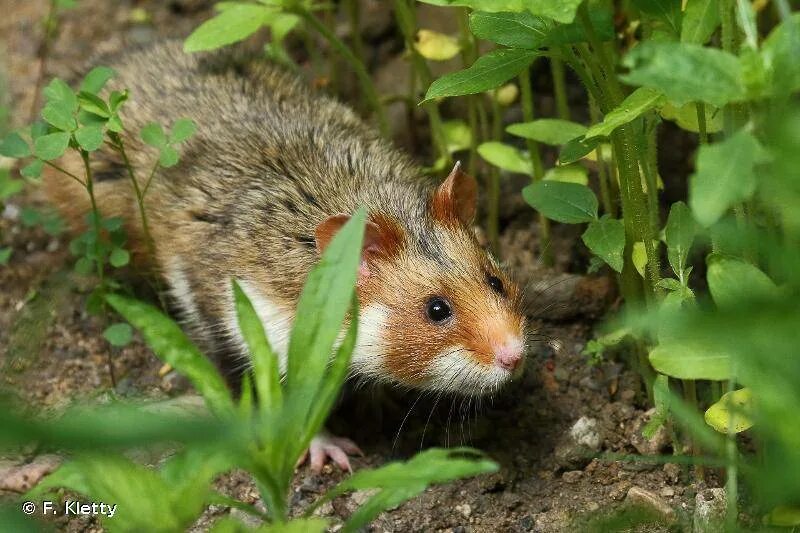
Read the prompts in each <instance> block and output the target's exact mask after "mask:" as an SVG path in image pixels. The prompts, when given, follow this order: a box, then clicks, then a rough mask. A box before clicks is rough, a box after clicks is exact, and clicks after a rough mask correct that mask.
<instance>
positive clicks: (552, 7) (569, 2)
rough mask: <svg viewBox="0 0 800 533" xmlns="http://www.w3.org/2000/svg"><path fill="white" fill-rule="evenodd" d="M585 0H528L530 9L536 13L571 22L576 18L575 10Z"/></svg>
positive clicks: (559, 20) (558, 20) (527, 3)
mask: <svg viewBox="0 0 800 533" xmlns="http://www.w3.org/2000/svg"><path fill="white" fill-rule="evenodd" d="M582 1H583V0H558V1H553V0H526V2H525V3H526V5H527V8H528V11H530V12H531V13H533V14H534V15H541V16H543V17H547V18H551V19H553V20H555V21H557V22H563V23H565V24H566V23H569V22H572V21H573V20H575V12H576V11H578V6H579V5H581V2H582Z"/></svg>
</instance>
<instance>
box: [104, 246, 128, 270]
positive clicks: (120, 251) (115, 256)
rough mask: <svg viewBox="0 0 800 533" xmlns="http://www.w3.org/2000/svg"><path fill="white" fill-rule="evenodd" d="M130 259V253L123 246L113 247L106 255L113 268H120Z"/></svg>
mask: <svg viewBox="0 0 800 533" xmlns="http://www.w3.org/2000/svg"><path fill="white" fill-rule="evenodd" d="M130 261H131V254H130V253H129V252H128V250H126V249H124V248H114V249H113V250H111V255H109V257H108V262H109V263H111V266H113V267H114V268H122V267H124V266H125V265H127V264H128V263H130Z"/></svg>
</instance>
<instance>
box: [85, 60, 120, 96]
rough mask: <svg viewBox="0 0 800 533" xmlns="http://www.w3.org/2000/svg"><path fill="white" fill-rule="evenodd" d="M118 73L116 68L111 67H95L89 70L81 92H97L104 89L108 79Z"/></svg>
mask: <svg viewBox="0 0 800 533" xmlns="http://www.w3.org/2000/svg"><path fill="white" fill-rule="evenodd" d="M115 75H116V72H114V69H112V68H109V67H102V66H101V67H95V68H93V69H92V70H90V71H89V73H88V74H87V75H86V77H85V78H83V81H82V82H81V86H80V92H87V93H92V94H97V93H99V92H100V91H102V90H103V87H105V85H106V83H107V82H108V80H110V79H111V78H113V77H114V76H115Z"/></svg>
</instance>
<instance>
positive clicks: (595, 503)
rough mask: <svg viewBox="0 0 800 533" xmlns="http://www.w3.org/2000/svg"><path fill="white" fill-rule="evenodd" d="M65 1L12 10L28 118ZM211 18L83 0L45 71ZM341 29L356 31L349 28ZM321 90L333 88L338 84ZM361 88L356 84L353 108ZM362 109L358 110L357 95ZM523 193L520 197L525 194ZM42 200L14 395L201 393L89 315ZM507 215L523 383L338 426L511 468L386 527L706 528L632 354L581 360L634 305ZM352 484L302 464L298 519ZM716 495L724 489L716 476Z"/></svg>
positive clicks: (547, 104)
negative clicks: (50, 23)
mask: <svg viewBox="0 0 800 533" xmlns="http://www.w3.org/2000/svg"><path fill="white" fill-rule="evenodd" d="M47 5H48V2H46V1H44V0H37V1H31V2H18V1H16V0H0V9H1V10H2V12H3V13H4V16H3V18H2V20H0V35H2V41H0V47H2V48H0V49H2V50H3V54H1V55H0V57H2V58H3V59H2V60H0V69H2V70H0V72H2V73H3V74H4V77H5V79H7V80H8V86H9V92H10V101H11V102H13V105H12V120H13V123H14V125H18V124H22V123H24V122H26V121H27V120H28V116H29V110H30V109H31V106H32V100H33V94H34V92H35V91H34V88H35V87H36V86H37V77H38V66H39V62H38V60H37V59H36V58H37V54H38V52H39V47H40V43H41V37H42V25H41V22H40V21H41V20H43V18H44V16H45V15H46V11H47ZM385 6H386V3H385V2H383V3H381V2H374V1H367V2H363V8H364V12H363V18H364V19H365V20H366V22H365V23H364V27H365V28H367V30H365V32H364V38H365V41H366V43H367V45H368V46H367V48H368V50H369V53H370V54H372V60H371V61H370V64H371V65H372V66H373V67H375V68H374V70H375V72H374V73H373V74H374V77H375V78H376V79H377V80H379V84H380V86H382V87H398V86H403V87H405V85H398V83H402V82H401V81H398V80H399V79H405V78H404V77H405V75H406V72H407V70H406V69H407V67H406V66H405V64H404V63H403V62H402V61H401V53H402V43H401V40H400V39H399V38H398V36H397V32H396V30H395V29H394V28H393V26H392V20H391V17H390V16H389V15H388V9H387V8H386V7H385ZM210 13H211V6H210V3H208V2H205V1H201V0H173V1H169V2H133V3H131V2H124V1H121V2H106V1H104V0H82V1H80V2H79V3H78V6H77V7H76V8H75V9H72V10H70V11H67V12H65V13H64V14H63V16H62V21H61V24H60V28H59V32H58V35H57V36H56V38H55V40H54V41H53V43H52V45H51V46H50V49H49V56H48V58H47V61H46V62H45V63H44V70H45V75H44V79H45V80H47V79H49V78H50V77H51V76H53V75H58V76H62V77H67V78H69V77H71V76H72V73H73V72H74V71H75V69H77V68H79V66H80V65H81V64H83V63H84V61H85V60H86V59H87V58H90V57H92V56H93V55H95V54H97V53H98V52H101V51H102V52H107V51H114V50H121V49H123V48H124V47H129V46H132V45H136V44H140V43H147V42H150V41H152V40H154V39H158V38H161V37H168V36H179V37H183V36H186V35H188V33H189V32H190V31H191V29H192V28H194V27H196V26H197V25H198V24H199V22H200V21H202V20H204V19H205V18H207V17H208V16H209V15H210ZM142 15H144V16H142ZM142 19H144V20H142ZM454 24H455V21H453V20H451V19H450V18H449V17H448V16H447V15H446V14H444V15H443V12H442V11H441V10H438V9H436V8H430V7H429V6H423V7H421V8H420V25H421V26H423V27H430V28H434V29H440V30H446V31H451V32H452V31H455V28H454V27H453V25H454ZM340 29H341V30H342V34H346V33H347V27H346V25H345V24H344V23H342V27H341V28H340ZM442 68H447V67H446V66H445V67H442ZM314 81H315V83H317V84H321V85H325V83H327V82H329V81H330V80H325V79H321V78H318V79H315V80H314ZM348 83H349V82H347V81H342V82H341V86H342V87H344V88H343V89H342V91H341V92H343V93H345V94H344V98H345V99H348V94H347V87H348ZM541 89H542V91H543V96H542V97H541V99H540V101H539V102H538V104H537V105H538V107H539V109H538V111H539V112H541V113H542V115H543V116H551V115H552V114H553V113H552V106H553V104H552V98H551V97H550V96H549V93H547V92H546V91H547V87H546V86H545V87H542V88H541ZM387 92H389V91H387ZM133 98H135V95H133ZM576 98H580V96H576ZM350 100H351V101H354V100H355V98H353V95H352V94H350ZM393 115H394V116H398V117H400V118H399V119H398V120H397V121H395V120H393V121H392V122H393V123H395V122H398V123H400V124H401V126H399V127H398V131H396V132H395V133H396V135H395V137H396V140H397V142H398V143H399V144H401V145H403V146H405V147H406V148H408V149H409V150H411V151H412V153H414V154H415V155H417V156H418V157H419V158H420V160H421V161H424V160H425V157H427V154H425V152H424V150H423V149H422V148H420V147H422V146H424V145H425V144H426V143H425V139H422V138H421V136H422V135H423V134H421V133H418V134H417V135H412V134H409V131H412V130H414V129H415V127H416V126H418V125H417V124H416V122H415V121H416V118H415V119H414V121H412V123H410V124H409V123H408V122H406V118H407V117H406V116H405V113H404V111H403V108H402V107H399V108H398V107H397V106H395V108H393ZM419 130H420V131H425V128H424V127H420V128H419ZM676 164H677V163H676ZM680 164H684V163H680ZM509 182H510V183H511V184H513V183H514V182H513V180H509ZM509 186H510V185H509ZM512 192H513V191H512ZM510 197H511V198H519V195H518V192H516V193H514V194H513V196H510ZM24 205H34V206H40V202H39V199H38V194H37V191H36V189H35V188H34V187H29V188H28V190H27V191H26V193H25V194H24V195H21V196H18V197H15V198H14V199H13V200H12V202H11V203H10V204H9V206H8V207H7V208H6V211H5V212H4V214H3V216H2V217H0V236H1V237H0V245H1V246H6V245H10V246H12V247H13V249H14V253H13V256H12V259H11V262H10V264H9V265H8V266H6V267H0V357H2V358H1V359H0V367H1V368H2V370H1V371H0V380H1V381H0V388H2V389H8V390H11V391H12V392H13V394H15V395H16V396H17V397H18V398H19V399H20V400H21V401H22V402H23V404H24V405H26V406H29V407H31V408H34V409H38V410H44V411H55V410H57V409H59V408H61V407H63V406H65V405H67V404H70V403H72V402H75V401H86V400H91V399H93V398H97V397H103V396H106V395H108V394H109V392H110V391H111V389H112V387H113V386H112V381H111V374H110V372H109V357H110V360H111V361H112V362H113V363H112V365H113V374H114V377H115V381H116V386H115V387H113V390H114V393H115V394H116V395H118V396H131V397H147V398H167V397H173V396H179V395H184V394H190V391H188V387H187V385H186V383H185V381H183V380H182V379H181V378H180V377H179V376H176V375H175V374H174V372H167V373H165V372H164V370H165V369H163V368H162V364H161V363H160V362H159V361H158V360H157V359H156V358H155V357H154V356H153V354H152V353H151V352H150V351H149V349H148V348H147V347H146V346H145V345H144V344H143V343H142V342H141V340H140V339H139V338H136V339H135V341H134V342H133V343H132V344H130V345H128V346H127V347H125V348H123V349H121V350H118V349H114V350H113V352H112V353H109V349H110V348H109V345H108V343H106V342H105V341H104V339H103V337H102V331H103V328H104V324H103V323H102V321H101V320H99V319H98V318H96V317H93V316H91V315H89V314H87V312H86V311H85V300H86V297H87V292H88V289H89V288H90V287H91V281H90V280H89V281H87V280H86V279H84V278H81V277H80V276H76V275H74V274H72V273H70V264H71V262H72V259H71V258H70V256H69V252H68V250H67V243H68V239H69V237H68V236H65V235H61V236H58V237H52V236H49V235H47V234H45V233H44V232H43V231H42V230H41V229H38V228H29V227H25V225H24V224H23V223H22V221H21V220H20V216H19V210H20V208H21V207H22V206H24ZM503 212H504V216H505V217H506V219H505V220H504V221H503V223H504V232H503V246H502V254H501V255H502V259H503V260H504V261H505V262H506V263H507V264H508V265H509V266H510V267H511V269H512V270H514V271H515V272H516V274H517V276H518V278H519V279H520V280H521V281H522V282H523V283H526V284H527V285H528V286H529V291H528V300H527V303H528V307H529V310H530V314H531V316H532V320H533V322H532V326H533V328H532V329H533V330H534V331H535V332H536V335H535V336H534V339H533V341H534V342H533V343H532V346H531V351H530V354H529V360H528V363H527V366H526V371H525V373H524V375H523V377H522V378H521V379H519V380H518V381H516V382H515V383H513V384H512V385H511V386H510V387H508V388H507V389H506V390H505V391H503V392H502V393H501V394H499V395H498V396H496V397H494V398H491V399H483V400H474V401H470V400H464V399H459V398H441V399H436V400H433V399H430V398H427V397H422V395H419V394H416V393H413V394H412V393H402V392H397V391H387V390H377V389H376V390H371V391H360V392H353V393H348V394H347V395H346V397H345V398H344V399H343V400H342V408H340V409H338V410H337V413H336V414H334V416H333V418H332V421H331V425H332V427H333V428H334V429H335V430H336V431H337V432H338V433H339V434H346V435H348V436H350V437H352V438H354V439H355V440H356V441H357V442H359V444H360V445H361V447H362V449H364V450H365V452H366V456H365V457H363V458H355V459H354V461H353V466H354V468H355V469H356V470H358V469H363V468H366V467H374V466H379V465H382V464H385V463H386V462H388V461H390V460H394V459H404V458H408V457H410V456H411V455H413V453H415V452H416V451H418V450H420V449H422V448H425V447H428V446H434V445H439V446H446V445H469V446H473V447H476V448H478V449H481V450H483V451H485V452H486V453H487V454H488V455H489V456H490V457H491V458H493V459H494V460H495V461H497V462H498V463H499V464H500V470H499V471H498V472H497V473H495V474H491V475H485V476H480V477H477V478H474V479H468V480H462V481H457V482H454V483H451V484H448V485H443V486H436V487H432V488H429V489H428V490H426V491H425V492H424V493H423V494H422V495H421V496H419V497H418V498H416V499H414V500H412V501H410V502H408V503H406V504H404V505H401V506H400V507H398V508H396V509H394V510H391V511H388V512H384V513H382V514H381V515H380V517H379V518H378V519H377V520H376V521H375V522H374V524H373V525H372V526H371V528H372V530H374V531H452V532H467V531H475V532H480V531H569V530H574V529H576V528H577V529H578V530H592V529H594V530H597V531H607V530H617V529H621V530H626V529H630V530H636V531H681V530H690V529H691V520H692V513H693V509H694V506H695V495H696V494H697V493H698V491H701V490H704V489H705V488H706V485H705V484H698V483H696V482H691V481H690V480H692V479H694V476H690V475H689V472H688V470H687V469H686V468H683V467H679V466H677V465H674V464H667V465H664V464H663V463H661V462H659V461H658V460H655V459H653V458H654V456H655V455H656V454H664V453H667V454H668V453H670V451H671V447H670V446H671V444H670V441H669V438H668V436H667V435H666V433H663V432H662V433H660V434H656V436H655V437H654V439H653V440H650V441H648V440H646V439H644V437H642V436H641V432H640V430H641V427H642V425H643V423H644V422H645V421H646V420H647V417H648V416H649V414H648V413H647V412H646V409H647V398H646V393H645V391H644V388H643V386H642V383H641V381H640V379H639V378H638V376H637V374H635V373H634V372H633V371H632V370H630V368H629V366H628V365H627V364H626V363H625V361H624V359H622V360H620V361H617V360H614V359H613V358H606V359H604V360H603V361H601V362H599V363H596V364H590V363H589V359H588V358H587V356H585V355H582V353H581V352H582V350H583V348H584V346H585V344H586V342H587V341H588V340H589V339H591V338H592V336H593V330H594V328H595V326H596V324H597V323H598V322H597V321H598V320H599V319H600V318H602V316H603V315H604V314H605V313H607V312H609V311H611V310H613V308H614V307H615V305H616V298H615V294H614V287H613V282H612V281H611V279H610V278H609V277H607V276H604V275H599V276H594V277H587V276H584V275H582V272H585V269H586V265H587V254H586V253H585V252H582V251H581V249H580V247H579V246H577V245H576V244H577V243H578V235H577V234H576V233H575V232H574V228H569V227H558V226H557V227H556V228H555V239H554V244H553V253H554V256H555V258H556V266H555V268H553V269H546V268H544V267H543V266H541V264H540V263H539V261H538V260H537V255H538V252H539V250H538V236H537V231H536V225H535V222H534V214H533V212H532V211H531V210H530V209H527V208H524V206H520V205H519V204H518V203H517V200H509V204H508V206H507V209H503ZM608 454H623V455H630V456H633V455H640V458H641V456H642V454H643V456H644V457H650V458H651V459H653V460H651V461H641V460H638V461H637V460H625V461H618V460H612V459H611V458H609V457H608V456H607V455H608ZM54 464H55V463H54V462H53V458H52V456H47V457H45V458H37V457H36V456H35V454H31V455H29V456H24V457H21V456H13V457H5V458H0V501H2V500H13V499H14V498H17V497H18V492H20V491H22V490H25V489H26V488H27V486H23V485H21V483H20V482H15V481H14V480H16V479H18V478H19V476H20V475H22V474H20V473H21V472H22V473H23V474H24V473H25V472H26V468H28V469H29V470H27V472H29V473H31V475H32V476H33V477H34V478H35V479H36V478H38V477H41V475H43V473H45V472H46V471H48V470H49V469H51V468H52V467H53V466H54ZM345 475H346V474H344V473H342V472H340V471H338V470H337V469H335V468H331V467H326V468H325V471H324V472H323V473H322V474H319V475H315V474H313V473H311V472H310V470H308V468H307V467H301V468H299V469H298V471H297V474H296V477H295V480H294V483H293V491H294V492H293V509H294V512H295V513H299V512H300V511H301V510H302V509H303V508H305V507H306V506H307V505H308V504H310V503H311V502H312V501H314V499H315V498H316V497H317V496H318V495H319V494H321V493H322V492H324V490H325V489H326V488H328V487H330V486H332V485H333V484H335V483H336V482H337V481H338V480H340V479H342V478H343V477H344V476H345ZM22 477H25V476H24V475H22ZM35 479H34V481H33V482H35ZM26 483H27V480H26ZM707 483H709V484H711V485H712V486H713V485H714V484H715V479H714V476H713V473H712V475H711V476H710V477H709V478H707ZM29 484H30V483H28V485H29ZM217 486H218V488H219V489H220V490H221V491H223V492H225V493H227V494H229V495H231V496H233V497H236V498H238V499H240V500H242V501H244V502H247V503H254V502H256V501H257V499H258V496H257V491H256V489H255V486H254V484H253V482H252V480H251V479H250V478H249V476H248V475H247V474H246V473H243V472H234V473H231V474H228V475H225V476H222V477H221V478H220V479H218V480H217ZM363 500H364V495H363V494H360V493H356V494H354V495H350V496H343V497H340V498H338V499H336V500H335V501H334V502H333V503H332V504H330V505H326V506H323V507H322V508H321V510H320V512H321V514H323V515H326V516H329V517H331V518H332V519H333V522H334V523H336V522H337V521H339V520H340V519H341V518H345V517H347V516H348V515H349V514H351V513H352V512H353V510H354V509H355V507H356V506H357V505H358V504H359V503H361V502H363ZM635 509H639V510H641V509H644V511H645V514H646V515H647V519H646V520H645V521H644V522H643V524H640V525H638V526H635V527H634V526H627V525H626V524H627V522H626V520H628V519H630V517H631V516H632V514H635V513H634V510H635ZM228 513H234V514H238V513H239V512H238V511H232V510H231V509H230V508H228V507H225V506H211V507H210V508H209V509H208V510H207V511H206V512H205V513H204V515H203V517H202V518H201V519H200V520H199V521H198V523H197V524H196V525H195V528H194V529H195V530H198V531H202V530H205V529H207V528H208V527H209V526H210V524H212V523H213V521H214V520H215V519H216V518H217V517H219V516H221V515H225V514H228ZM239 516H241V515H239ZM57 526H58V527H59V528H60V529H63V530H65V531H96V530H98V529H99V524H98V523H96V522H94V521H92V520H91V519H73V520H70V521H66V520H63V519H62V520H60V521H58V522H57Z"/></svg>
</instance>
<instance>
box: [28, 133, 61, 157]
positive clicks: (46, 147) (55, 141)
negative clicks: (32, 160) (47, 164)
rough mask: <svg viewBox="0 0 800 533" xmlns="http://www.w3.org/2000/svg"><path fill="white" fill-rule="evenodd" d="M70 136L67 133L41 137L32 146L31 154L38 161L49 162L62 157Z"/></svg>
mask: <svg viewBox="0 0 800 533" xmlns="http://www.w3.org/2000/svg"><path fill="white" fill-rule="evenodd" d="M69 138H70V134H69V133H67V132H58V133H50V134H48V135H42V136H41V137H39V138H38V139H36V142H35V143H34V145H33V153H34V155H35V156H36V157H38V158H39V159H44V160H45V161H50V160H51V159H57V158H59V157H61V156H62V155H64V152H65V151H66V150H67V145H68V144H69Z"/></svg>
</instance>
